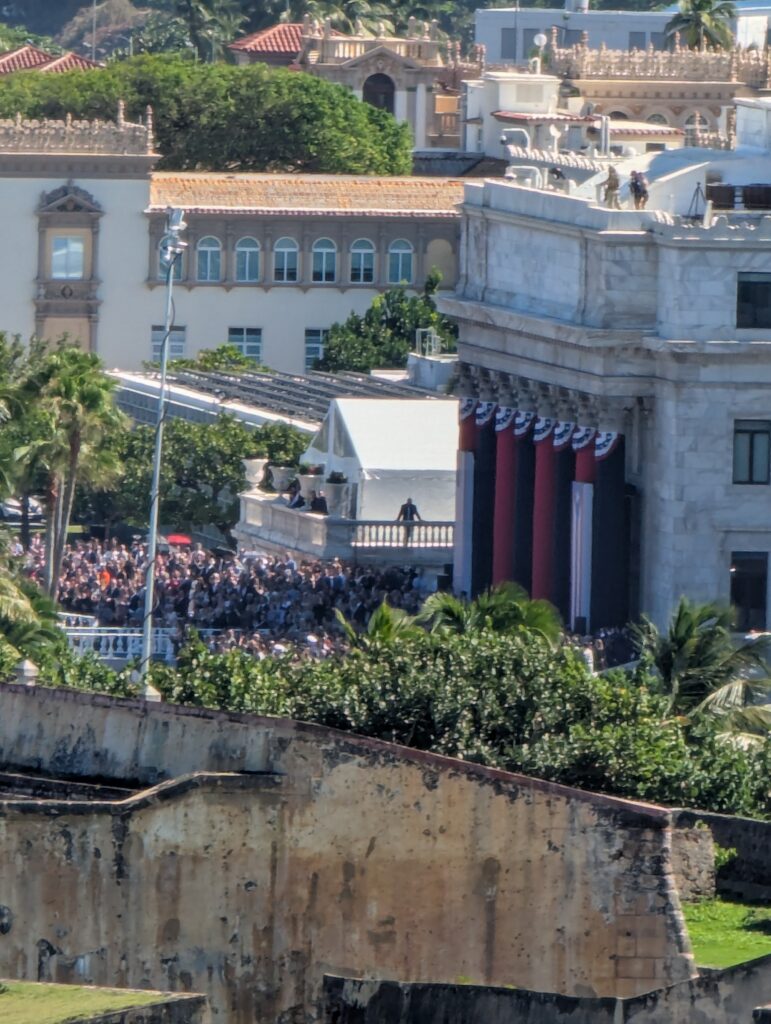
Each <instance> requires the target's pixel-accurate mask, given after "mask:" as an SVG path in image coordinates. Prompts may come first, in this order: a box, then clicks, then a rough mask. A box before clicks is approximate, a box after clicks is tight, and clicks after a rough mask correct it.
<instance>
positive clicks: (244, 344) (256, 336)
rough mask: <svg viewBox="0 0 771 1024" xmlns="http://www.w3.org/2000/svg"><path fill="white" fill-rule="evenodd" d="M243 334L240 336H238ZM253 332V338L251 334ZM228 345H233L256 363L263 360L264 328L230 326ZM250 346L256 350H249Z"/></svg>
mask: <svg viewBox="0 0 771 1024" xmlns="http://www.w3.org/2000/svg"><path fill="white" fill-rule="evenodd" d="M239 334H240V335H241V337H240V338H238V337H236V336H237V335H239ZM250 334H251V336H252V337H251V338H250V337H249V335H250ZM228 345H233V346H234V347H235V348H237V349H238V351H239V352H240V353H241V355H242V356H244V358H245V359H252V360H254V362H255V363H261V362H262V328H261V327H228ZM250 346H251V347H252V349H256V352H254V351H252V352H250V351H249V348H250Z"/></svg>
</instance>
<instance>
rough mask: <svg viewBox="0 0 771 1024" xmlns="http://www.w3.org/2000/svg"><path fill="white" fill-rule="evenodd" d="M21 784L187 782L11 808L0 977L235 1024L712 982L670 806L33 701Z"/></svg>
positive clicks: (193, 719)
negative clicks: (522, 992) (367, 989)
mask: <svg viewBox="0 0 771 1024" xmlns="http://www.w3.org/2000/svg"><path fill="white" fill-rule="evenodd" d="M3 766H5V767H10V766H13V767H27V768H34V769H35V770H38V771H55V772H58V773H60V774H67V775H70V776H79V777H83V776H92V777H93V776H98V777H100V778H112V779H116V778H121V777H127V778H132V779H139V780H146V781H152V780H157V779H159V778H161V777H163V776H169V775H173V776H178V777H177V778H175V779H173V780H171V781H167V782H163V783H160V784H159V785H157V786H156V787H154V788H151V789H149V790H145V791H143V792H139V793H137V794H136V795H135V796H133V797H130V798H129V799H126V800H123V801H116V802H110V801H91V802H85V801H82V800H81V801H76V802H69V803H68V802H64V801H61V800H46V801H40V800H33V799H20V800H6V801H3V802H0V905H2V910H1V911H0V921H2V927H0V974H2V973H6V974H8V975H9V976H12V977H19V978H28V979H40V980H48V979H50V980H54V981H72V982H75V981H78V982H92V983H95V984H113V985H114V984H118V985H127V986H131V987H152V988H158V989H162V990H172V991H174V990H187V991H203V992H206V993H207V994H209V996H210V998H211V1001H212V1006H213V1011H214V1019H215V1021H230V1022H233V1024H246V1022H249V1024H252V1022H254V1021H255V1020H259V1021H266V1022H269V1021H270V1022H272V1021H280V1022H282V1024H289V1022H294V1021H295V1020H296V1019H299V1016H302V1015H303V1014H304V1013H307V1014H308V1015H309V1019H313V1011H312V1008H313V1007H314V1006H317V1005H318V1002H319V1000H320V995H321V980H322V976H323V974H324V973H334V974H341V975H348V976H350V975H353V976H358V977H365V978H366V977H384V976H385V977H392V978H396V979H399V980H401V981H422V980H426V979H430V980H432V981H436V982H445V983H453V982H457V981H458V979H461V978H462V979H464V980H468V981H470V982H473V983H478V984H485V985H498V986H505V985H515V986H518V987H523V988H529V989H535V990H540V991H557V992H562V993H564V994H566V995H572V996H587V997H588V996H591V997H595V996H611V995H632V994H634V993H641V992H646V991H648V990H650V989H652V988H655V987H658V986H659V985H664V984H671V983H674V982H677V981H680V980H682V979H684V978H687V977H689V976H691V975H692V974H693V966H692V958H691V957H690V954H689V952H688V943H687V937H686V935H685V929H684V924H683V919H682V916H681V913H680V908H679V900H678V895H677V892H676V889H675V885H674V880H673V875H672V872H671V867H670V830H669V829H668V816H667V813H666V812H665V811H664V810H663V809H661V808H656V807H652V806H647V805H641V804H634V803H631V802H626V801H623V800H615V799H612V798H606V797H599V796H595V795H592V794H588V793H582V792H580V791H576V790H570V789H567V788H565V787H560V786H556V785H552V784H548V783H544V782H540V781H538V780H534V779H529V778H525V777H522V776H516V775H510V774H507V773H504V772H499V771H494V770H490V769H485V768H481V767H478V766H475V765H470V764H465V763H463V762H459V761H454V760H451V759H448V758H441V757H436V756H434V755H430V754H425V753H421V752H418V751H413V750H407V749H405V748H400V747H396V746H393V745H391V744H386V743H380V742H377V741H371V740H365V739H361V738H357V737H352V736H349V735H345V734H341V733H337V732H335V731H332V730H327V729H322V728H318V727H314V726H309V725H304V724H302V723H297V722H289V721H285V720H279V719H262V718H257V717H252V716H241V715H232V714H222V713H218V712H212V711H203V710H199V709H188V708H178V707H173V706H168V705H147V704H144V703H143V702H135V701H120V700H116V699H112V698H108V697H94V696H92V695H88V694H83V693H76V692H72V691H70V692H67V691H60V690H54V691H50V690H49V691H46V690H43V689H39V688H38V689H35V688H33V689H28V688H25V687H20V686H5V687H0V767H3ZM191 769H199V772H198V774H194V775H192V776H186V777H180V776H184V773H185V772H189V771H190V770H191ZM233 772H237V773H238V774H234V773H233ZM302 1019H303V1021H304V1022H305V1020H306V1017H304V1016H303V1017H302Z"/></svg>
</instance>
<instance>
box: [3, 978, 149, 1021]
mask: <svg viewBox="0 0 771 1024" xmlns="http://www.w3.org/2000/svg"><path fill="white" fill-rule="evenodd" d="M2 984H3V985H4V986H5V988H6V989H7V991H0V1021H2V1024H64V1022H65V1021H68V1020H79V1019H81V1018H83V1017H88V1016H89V1015H93V1014H97V1013H105V1012H106V1011H108V1010H125V1009H128V1007H130V1006H147V1004H148V1003H157V1002H158V999H159V995H158V993H157V992H125V991H124V992H121V991H120V990H118V989H110V988H105V989H99V988H82V987H81V986H79V985H35V984H31V983H27V982H21V981H6V982H3V983H2Z"/></svg>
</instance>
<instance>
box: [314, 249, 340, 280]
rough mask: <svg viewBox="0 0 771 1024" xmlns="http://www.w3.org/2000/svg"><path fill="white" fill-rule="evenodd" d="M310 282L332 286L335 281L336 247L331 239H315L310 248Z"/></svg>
mask: <svg viewBox="0 0 771 1024" xmlns="http://www.w3.org/2000/svg"><path fill="white" fill-rule="evenodd" d="M330 259H331V261H332V266H331V271H330V267H329V261H330ZM311 281H312V282H313V283H314V284H334V283H335V282H336V281H337V246H336V245H335V243H334V242H333V241H332V239H331V238H317V239H316V241H315V242H314V243H313V245H312V246H311Z"/></svg>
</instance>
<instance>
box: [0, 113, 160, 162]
mask: <svg viewBox="0 0 771 1024" xmlns="http://www.w3.org/2000/svg"><path fill="white" fill-rule="evenodd" d="M117 116H118V120H117V121H116V122H112V121H75V120H73V118H72V117H71V116H70V115H68V116H67V117H66V118H65V120H64V121H52V120H49V119H48V118H45V119H43V120H39V121H38V120H30V121H25V120H23V119H22V117H21V115H20V114H17V115H16V117H15V118H13V119H5V120H0V154H2V153H70V154H82V153H88V154H94V155H96V154H99V155H103V154H104V155H114V156H118V155H121V156H146V155H148V154H150V153H152V151H153V129H152V110H150V109H149V108H148V119H147V123H146V124H134V123H132V122H130V121H126V120H125V117H124V113H123V110H122V109H120V108H119V110H118V115H117Z"/></svg>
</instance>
